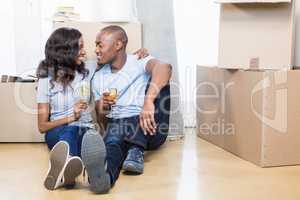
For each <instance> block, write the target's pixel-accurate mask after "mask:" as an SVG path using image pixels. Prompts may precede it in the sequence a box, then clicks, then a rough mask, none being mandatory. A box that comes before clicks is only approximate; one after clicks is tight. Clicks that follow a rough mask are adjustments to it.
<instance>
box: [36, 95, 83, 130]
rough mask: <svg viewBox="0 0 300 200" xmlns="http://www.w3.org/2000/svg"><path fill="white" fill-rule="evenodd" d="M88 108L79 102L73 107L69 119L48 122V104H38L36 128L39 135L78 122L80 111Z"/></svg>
mask: <svg viewBox="0 0 300 200" xmlns="http://www.w3.org/2000/svg"><path fill="white" fill-rule="evenodd" d="M87 107H88V105H87V103H86V102H84V101H79V102H78V103H76V104H75V105H74V115H72V116H70V117H65V118H62V119H58V120H54V121H50V120H49V113H50V105H49V104H48V103H38V128H39V131H40V133H45V132H47V131H49V130H51V129H53V128H55V127H58V126H61V125H64V124H69V123H72V122H75V121H77V120H79V118H80V114H81V112H82V111H84V110H86V109H87Z"/></svg>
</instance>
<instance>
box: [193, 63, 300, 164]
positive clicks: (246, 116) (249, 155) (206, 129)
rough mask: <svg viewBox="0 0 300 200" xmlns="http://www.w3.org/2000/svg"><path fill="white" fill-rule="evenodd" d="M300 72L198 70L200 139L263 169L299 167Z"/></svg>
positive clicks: (199, 68)
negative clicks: (285, 166) (286, 166)
mask: <svg viewBox="0 0 300 200" xmlns="http://www.w3.org/2000/svg"><path fill="white" fill-rule="evenodd" d="M299 80H300V70H266V71H247V70H226V69H220V68H216V67H213V68H211V67H201V66H198V67H197V129H198V135H199V136H200V137H201V138H203V139H205V140H207V141H209V142H211V143H213V144H215V145H217V146H219V147H221V148H223V149H225V150H227V151H229V152H232V153H233V154H235V155H237V156H239V157H241V158H243V159H245V160H248V161H250V162H253V163H255V164H257V165H259V166H261V167H271V166H284V165H297V164H300V92H299V87H298V85H299Z"/></svg>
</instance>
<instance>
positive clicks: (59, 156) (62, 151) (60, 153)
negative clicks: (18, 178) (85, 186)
mask: <svg viewBox="0 0 300 200" xmlns="http://www.w3.org/2000/svg"><path fill="white" fill-rule="evenodd" d="M69 151H70V150H69V144H68V143H67V142H65V141H60V142H58V143H57V144H56V145H55V146H54V147H53V148H52V150H51V151H50V162H49V164H50V166H49V170H48V172H47V176H46V178H45V181H44V186H45V187H46V189H48V190H55V189H56V188H58V187H59V186H61V185H62V184H63V182H62V178H63V175H64V171H65V167H66V164H67V161H68V156H69Z"/></svg>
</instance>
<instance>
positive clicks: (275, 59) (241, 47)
mask: <svg viewBox="0 0 300 200" xmlns="http://www.w3.org/2000/svg"><path fill="white" fill-rule="evenodd" d="M217 2H218V3H220V4H221V12H220V33H219V61H218V66H219V67H221V68H229V69H232V68H233V69H284V68H285V69H291V68H292V66H293V65H294V48H295V47H294V46H295V45H294V43H295V41H294V37H295V11H294V10H295V6H294V4H295V3H294V1H291V0H218V1H217Z"/></svg>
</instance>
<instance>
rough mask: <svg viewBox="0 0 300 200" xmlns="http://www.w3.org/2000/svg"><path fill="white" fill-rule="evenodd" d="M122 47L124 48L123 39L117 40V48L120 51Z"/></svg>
mask: <svg viewBox="0 0 300 200" xmlns="http://www.w3.org/2000/svg"><path fill="white" fill-rule="evenodd" d="M122 48H123V42H122V41H121V40H117V42H116V49H117V50H118V51H119V50H120V49H122Z"/></svg>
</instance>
